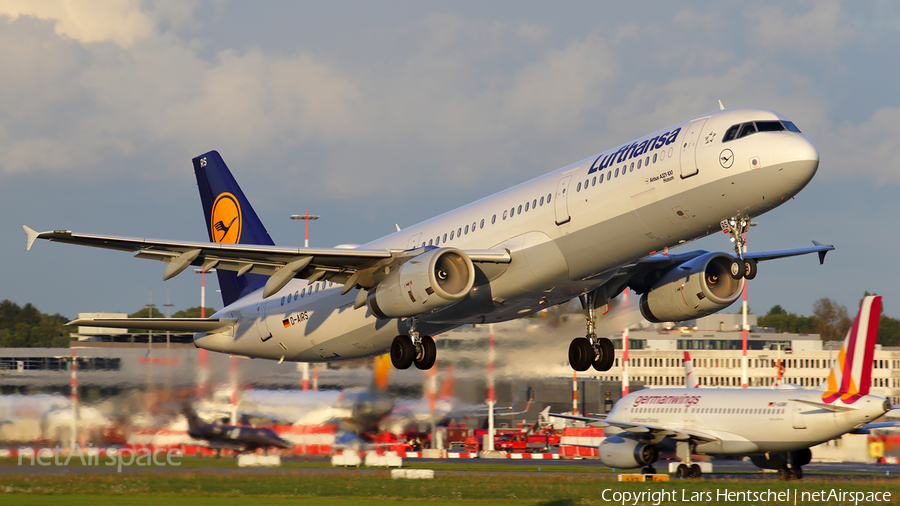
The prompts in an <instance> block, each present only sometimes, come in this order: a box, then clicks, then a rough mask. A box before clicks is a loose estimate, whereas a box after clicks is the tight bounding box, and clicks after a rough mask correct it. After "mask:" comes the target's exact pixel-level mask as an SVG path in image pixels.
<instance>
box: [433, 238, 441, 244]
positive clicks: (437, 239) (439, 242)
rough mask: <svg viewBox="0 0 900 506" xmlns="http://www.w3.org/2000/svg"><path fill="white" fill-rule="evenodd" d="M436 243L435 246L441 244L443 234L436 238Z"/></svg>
mask: <svg viewBox="0 0 900 506" xmlns="http://www.w3.org/2000/svg"><path fill="white" fill-rule="evenodd" d="M434 245H435V246H440V245H441V236H437V238H436V239H435V240H434Z"/></svg>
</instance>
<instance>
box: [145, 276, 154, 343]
mask: <svg viewBox="0 0 900 506" xmlns="http://www.w3.org/2000/svg"><path fill="white" fill-rule="evenodd" d="M144 306H145V307H146V308H147V318H153V308H155V307H156V304H154V303H153V288H152V287H151V288H150V302H148V303H147V304H144ZM147 332H149V334H147V349H148V350H149V349H152V348H153V330H152V329H150V330H147Z"/></svg>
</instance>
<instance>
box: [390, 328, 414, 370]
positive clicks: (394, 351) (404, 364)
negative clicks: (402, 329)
mask: <svg viewBox="0 0 900 506" xmlns="http://www.w3.org/2000/svg"><path fill="white" fill-rule="evenodd" d="M415 358H416V347H415V346H413V343H412V339H410V338H409V336H397V337H395V338H394V342H393V343H391V363H392V364H394V367H395V368H397V369H409V366H411V365H412V363H413V360H415Z"/></svg>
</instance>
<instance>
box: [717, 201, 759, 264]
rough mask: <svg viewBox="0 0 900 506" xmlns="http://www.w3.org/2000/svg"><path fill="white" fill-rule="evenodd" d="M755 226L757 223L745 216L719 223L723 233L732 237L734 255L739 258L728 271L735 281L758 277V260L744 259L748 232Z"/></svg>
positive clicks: (733, 261)
mask: <svg viewBox="0 0 900 506" xmlns="http://www.w3.org/2000/svg"><path fill="white" fill-rule="evenodd" d="M753 225H755V223H751V222H750V217H749V216H745V215H738V216H732V217H731V218H728V219H727V220H722V221H721V222H720V223H719V226H720V227H722V231H724V232H725V233H727V234H728V235H729V236H731V242H732V243H734V253H735V255H736V257H737V258H735V259H734V260H732V262H731V266H730V267H729V269H728V270H729V273H730V274H731V277H732V278H734V279H741V278H746V279H753V278H755V277H756V260H754V259H752V258H744V251H745V250H746V249H747V238H746V235H747V231H748V230H749V229H750V227H751V226H753Z"/></svg>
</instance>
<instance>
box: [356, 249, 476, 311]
mask: <svg viewBox="0 0 900 506" xmlns="http://www.w3.org/2000/svg"><path fill="white" fill-rule="evenodd" d="M474 284H475V266H474V265H472V260H471V259H470V258H469V256H468V255H466V254H465V253H463V252H462V251H460V250H458V249H456V248H439V249H433V250H431V251H428V252H426V253H422V254H421V255H419V256H417V257H413V258H411V259H410V260H409V261H407V262H406V263H404V264H403V265H401V266H400V267H399V268H397V269H394V270H393V271H391V272H390V273H389V274H388V275H387V277H385V278H384V280H382V281H381V283H378V286H376V287H375V288H373V289H372V290H371V291H370V292H369V295H368V298H367V299H366V304H367V305H368V306H369V311H371V312H372V314H373V315H375V316H376V317H377V318H409V317H413V316H420V315H423V314H426V313H430V312H432V311H434V310H436V309H441V308H443V307H446V306H449V305H451V304H453V303H455V302H457V301H459V300H460V299H462V298H463V297H465V296H466V295H467V294H468V293H469V291H470V290H471V289H472V285H474Z"/></svg>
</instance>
